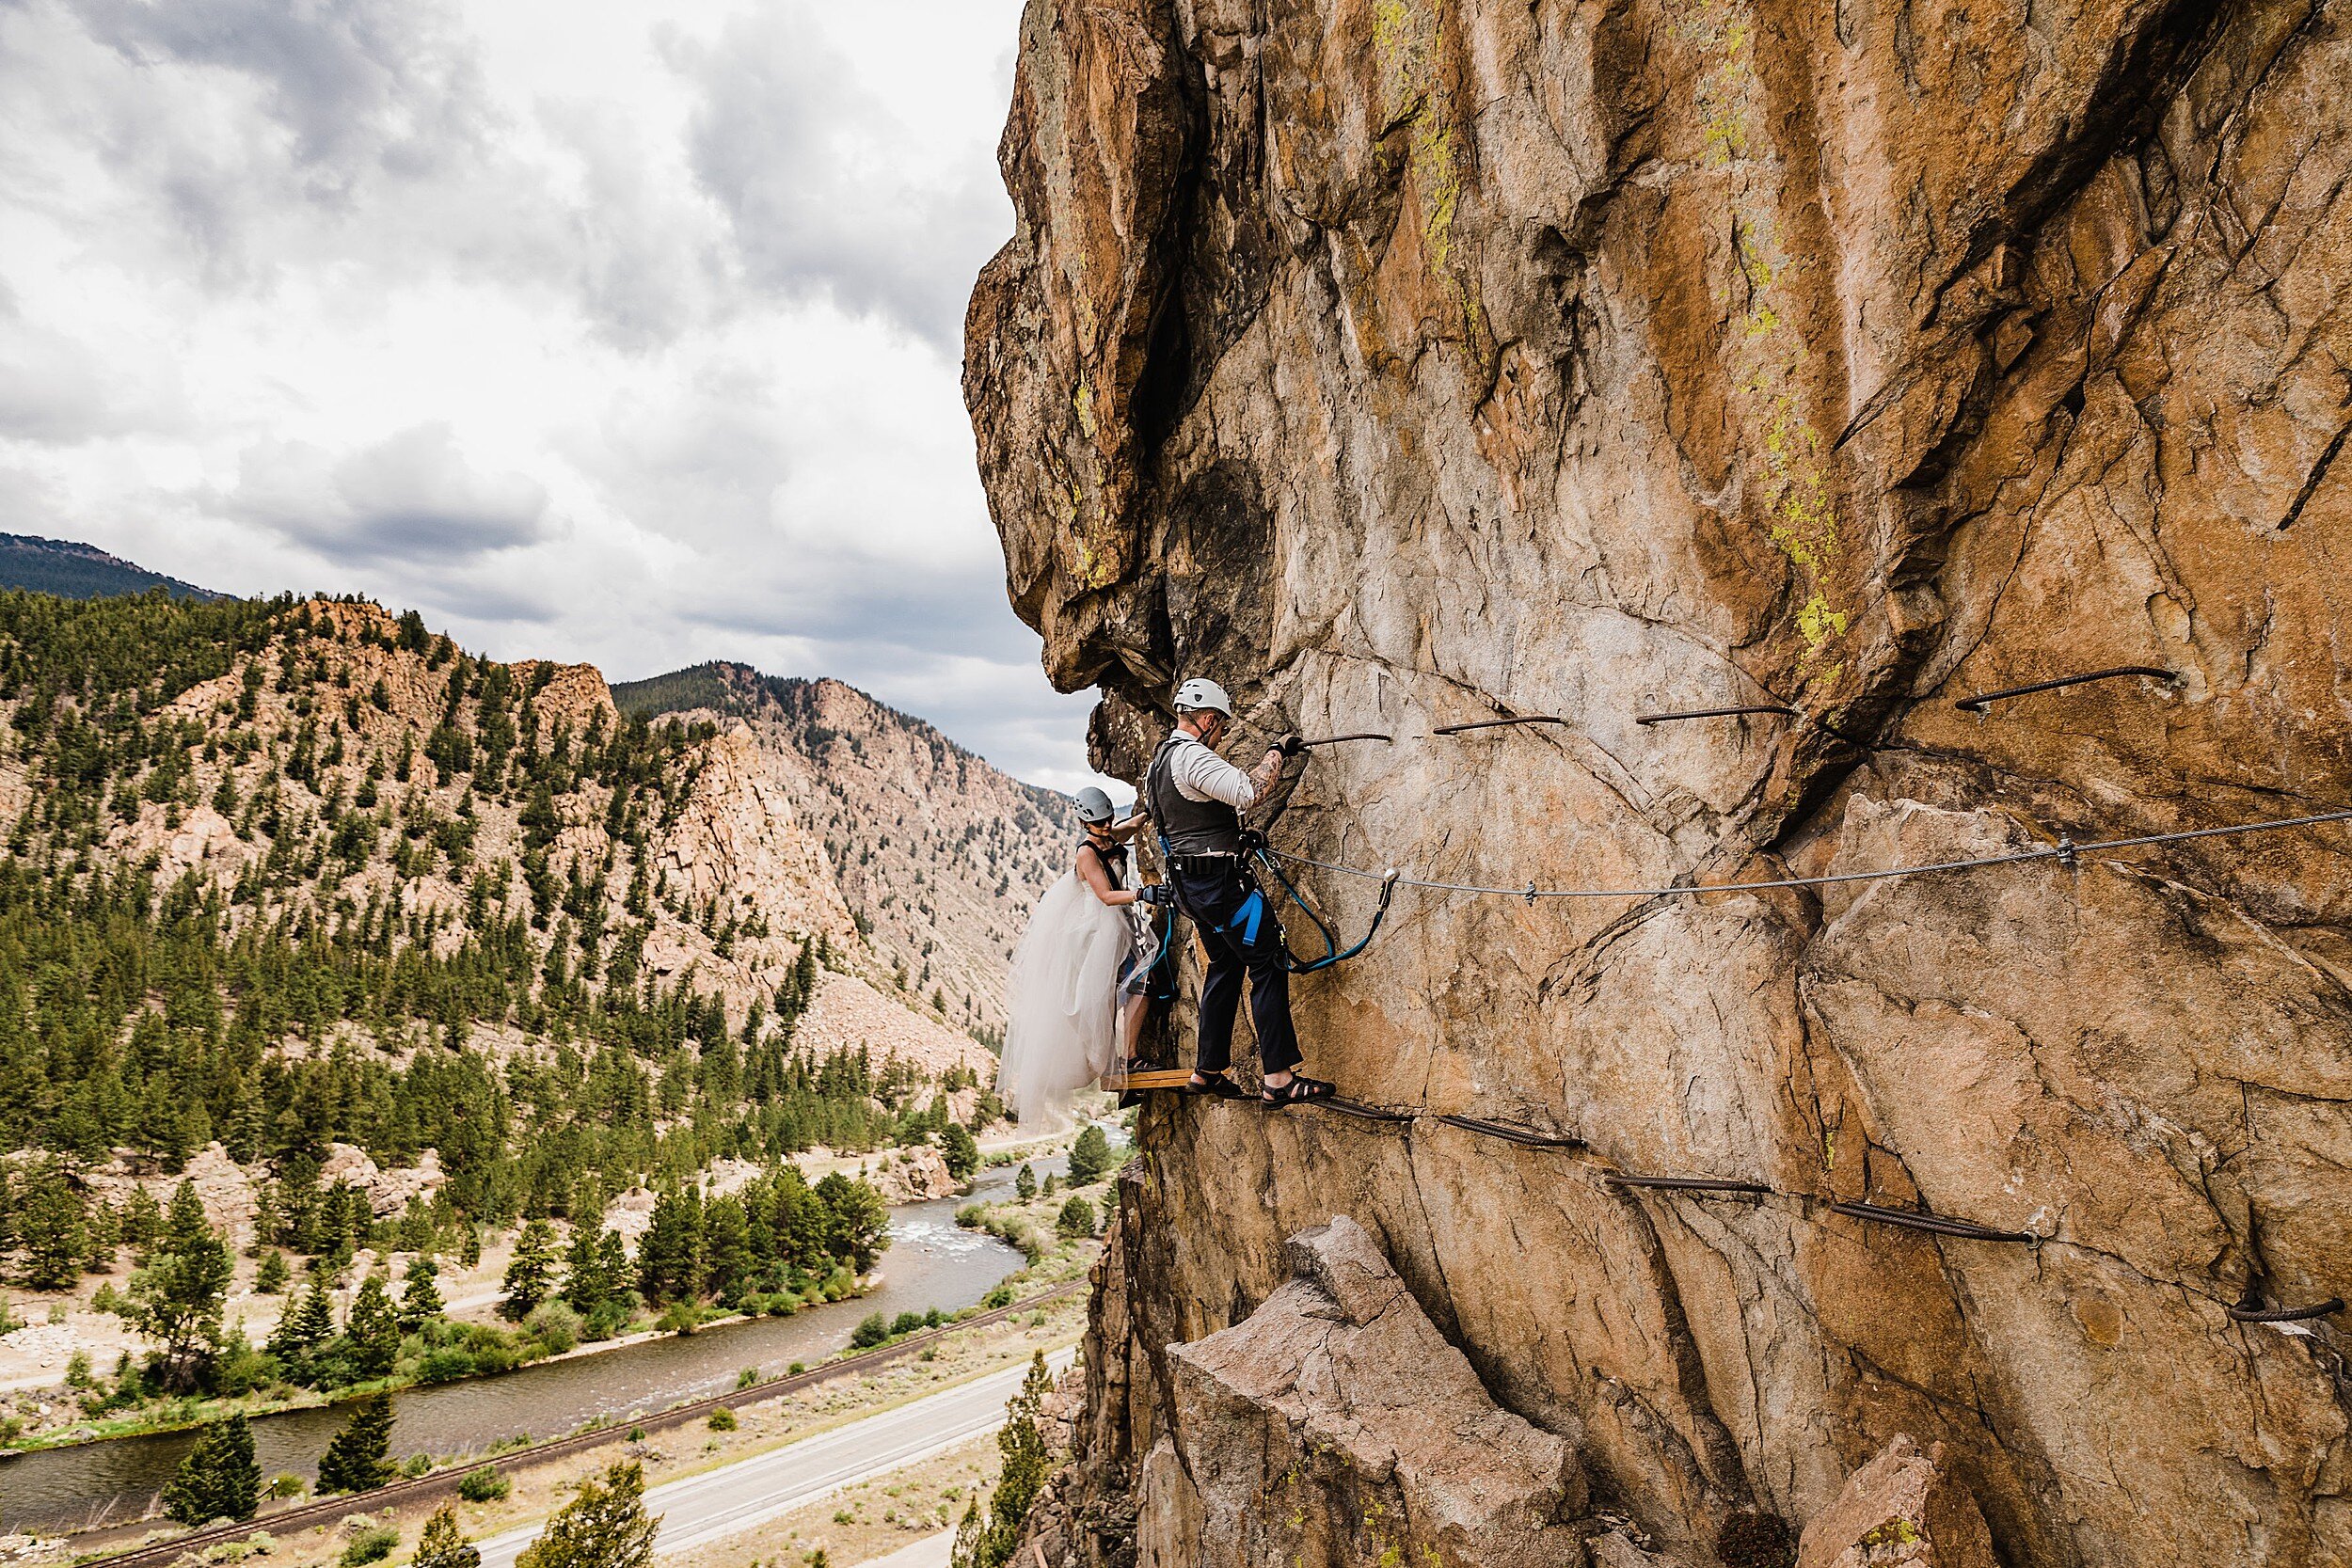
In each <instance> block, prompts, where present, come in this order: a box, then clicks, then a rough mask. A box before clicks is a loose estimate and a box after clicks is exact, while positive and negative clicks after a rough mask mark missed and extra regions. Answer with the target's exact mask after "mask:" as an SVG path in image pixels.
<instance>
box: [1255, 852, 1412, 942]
mask: <svg viewBox="0 0 2352 1568" xmlns="http://www.w3.org/2000/svg"><path fill="white" fill-rule="evenodd" d="M1244 843H1245V845H1246V846H1247V851H1246V852H1248V854H1250V855H1251V856H1252V857H1253V858H1254V859H1255V860H1256V862H1257V863H1258V865H1259V867H1260V868H1261V869H1262V870H1263V871H1264V872H1265V873H1266V874H1267V875H1268V876H1270V877H1272V878H1273V879H1274V880H1275V883H1276V885H1278V886H1279V887H1280V888H1281V890H1282V894H1283V896H1284V897H1286V898H1288V899H1289V900H1290V901H1291V902H1292V903H1294V904H1295V905H1297V906H1298V908H1299V910H1300V911H1302V912H1303V913H1304V914H1305V915H1306V916H1307V919H1308V920H1309V921H1310V922H1311V923H1312V925H1313V926H1314V928H1315V931H1316V933H1317V934H1318V935H1319V936H1321V937H1322V938H1323V954H1322V956H1321V957H1320V958H1300V957H1299V956H1298V955H1297V954H1295V953H1294V952H1292V951H1291V947H1290V943H1289V942H1287V941H1285V942H1283V943H1282V967H1283V968H1285V969H1287V970H1289V971H1290V972H1291V973H1292V974H1313V973H1314V972H1315V971H1317V970H1319V969H1329V968H1330V967H1331V966H1332V965H1333V964H1340V963H1345V962H1346V961H1347V960H1348V959H1350V958H1354V957H1355V956H1356V955H1357V954H1359V953H1360V952H1362V951H1363V950H1364V949H1365V948H1367V947H1369V946H1371V945H1372V939H1373V938H1375V937H1376V936H1378V935H1379V934H1380V924H1381V922H1382V921H1385V920H1386V919H1388V918H1389V904H1390V902H1391V900H1392V899H1394V898H1395V897H1396V884H1397V874H1396V873H1395V872H1394V871H1391V872H1389V873H1388V874H1387V875H1386V876H1384V877H1382V878H1381V879H1380V902H1379V904H1378V906H1377V907H1375V909H1374V910H1373V911H1372V924H1371V925H1369V926H1367V927H1364V934H1363V937H1362V939H1361V940H1360V941H1359V942H1357V943H1356V944H1355V945H1354V946H1353V947H1342V946H1341V945H1340V934H1339V932H1338V931H1337V930H1336V929H1334V928H1333V927H1332V925H1331V923H1330V922H1329V921H1327V920H1326V919H1324V918H1323V915H1322V913H1321V911H1318V910H1317V909H1316V908H1315V907H1314V906H1313V905H1312V904H1311V903H1309V902H1308V901H1307V897H1306V895H1304V894H1302V893H1300V892H1299V891H1298V884H1297V883H1295V882H1294V881H1292V880H1291V879H1290V876H1289V874H1288V873H1287V872H1285V871H1284V870H1283V869H1282V868H1281V866H1280V865H1279V863H1276V861H1275V858H1274V857H1275V851H1274V850H1273V849H1272V848H1271V847H1268V846H1267V844H1266V842H1265V840H1264V838H1263V835H1252V836H1251V837H1249V838H1247V839H1245V840H1244ZM1264 899H1265V894H1264V892H1263V890H1258V891H1253V892H1251V894H1250V895H1249V899H1248V903H1246V904H1244V905H1243V908H1244V909H1246V910H1248V911H1250V916H1251V919H1250V932H1251V935H1250V936H1248V937H1244V938H1243V939H1242V940H1243V941H1244V942H1248V941H1251V940H1253V939H1254V937H1255V934H1256V931H1257V922H1256V916H1257V911H1258V910H1259V909H1260V908H1261V907H1262V906H1263V902H1264Z"/></svg>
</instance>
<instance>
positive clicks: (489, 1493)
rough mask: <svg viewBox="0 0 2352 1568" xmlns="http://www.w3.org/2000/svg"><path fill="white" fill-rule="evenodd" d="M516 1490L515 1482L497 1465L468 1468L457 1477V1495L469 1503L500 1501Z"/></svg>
mask: <svg viewBox="0 0 2352 1568" xmlns="http://www.w3.org/2000/svg"><path fill="white" fill-rule="evenodd" d="M514 1490H515V1483H514V1482H513V1481H508V1480H507V1479H506V1476H505V1473H504V1472H503V1471H501V1470H500V1469H499V1468H498V1466H496V1465H482V1466H480V1467H479V1468H476V1469H471V1470H468V1471H467V1472H466V1473H465V1474H464V1475H462V1476H460V1477H458V1479H457V1495H458V1496H459V1497H463V1498H465V1499H466V1500H467V1501H468V1502H469V1503H494V1502H500V1501H502V1500H504V1498H505V1497H506V1495H507V1494H508V1493H510V1492H512V1491H514Z"/></svg>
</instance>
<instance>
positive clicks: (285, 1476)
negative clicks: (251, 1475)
mask: <svg viewBox="0 0 2352 1568" xmlns="http://www.w3.org/2000/svg"><path fill="white" fill-rule="evenodd" d="M309 1490H310V1482H309V1481H304V1480H303V1479H302V1478H301V1477H300V1476H298V1475H295V1474H294V1472H293V1471H291V1470H280V1471H279V1472H278V1474H276V1475H274V1476H272V1477H270V1478H269V1484H268V1485H267V1486H264V1487H262V1497H267V1498H268V1499H269V1500H270V1501H272V1502H278V1503H282V1502H284V1501H285V1500H286V1499H287V1498H289V1497H300V1496H302V1494H303V1493H305V1492H308V1491H309Z"/></svg>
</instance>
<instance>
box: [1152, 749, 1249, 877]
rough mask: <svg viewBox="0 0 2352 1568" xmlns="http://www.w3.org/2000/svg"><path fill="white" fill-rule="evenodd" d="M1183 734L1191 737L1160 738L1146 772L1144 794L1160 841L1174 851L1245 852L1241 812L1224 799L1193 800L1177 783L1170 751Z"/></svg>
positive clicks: (1170, 851)
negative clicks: (1243, 848)
mask: <svg viewBox="0 0 2352 1568" xmlns="http://www.w3.org/2000/svg"><path fill="white" fill-rule="evenodd" d="M1180 738H1187V739H1188V738H1189V737H1188V736H1180V735H1171V736H1168V738H1167V739H1166V740H1163V741H1162V742H1160V749H1159V750H1158V751H1157V752H1154V753H1152V767H1151V768H1150V770H1149V771H1147V772H1146V773H1145V774H1144V776H1143V793H1144V798H1145V799H1146V800H1150V801H1151V803H1152V822H1153V823H1154V824H1155V825H1156V826H1157V827H1158V829H1159V833H1160V841H1161V842H1162V843H1163V844H1165V845H1166V846H1167V847H1168V853H1169V854H1171V855H1237V854H1239V853H1241V813H1239V812H1237V811H1235V810H1234V809H1233V808H1232V807H1231V806H1229V805H1227V804H1226V803H1225V802H1224V801H1222V800H1193V799H1192V798H1191V797H1190V796H1188V795H1186V794H1185V793H1184V791H1183V790H1181V789H1178V788H1177V787H1176V779H1175V776H1174V774H1175V770H1174V769H1173V768H1170V767H1169V766H1168V752H1171V751H1172V750H1174V749H1175V747H1176V744H1177V742H1178V740H1179V739H1180ZM1193 744H1195V745H1198V744H1199V742H1198V741H1195V742H1193Z"/></svg>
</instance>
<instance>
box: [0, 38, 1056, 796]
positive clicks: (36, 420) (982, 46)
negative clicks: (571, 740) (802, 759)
mask: <svg viewBox="0 0 2352 1568" xmlns="http://www.w3.org/2000/svg"><path fill="white" fill-rule="evenodd" d="M1019 13H1020V5H1019V3H1018V0H863V3H860V4H856V5H842V4H837V3H833V4H824V3H818V0H756V3H755V0H659V3H652V0H648V3H644V4H639V3H635V0H587V3H583V0H153V3H149V0H0V531H7V532H17V533H37V534H48V535H53V536H57V537H63V538H69V539H79V540H87V541H88V542H90V543H92V544H96V545H98V546H102V547H103V548H106V549H109V550H112V551H114V552H115V553H117V554H119V555H122V556H126V557H128V558H130V559H132V560H134V561H136V562H139V563H140V564H142V565H145V566H148V567H151V568H152V569H154V570H157V571H162V572H167V573H169V574H171V575H172V576H175V577H180V578H187V579H188V580H190V581H193V582H197V583H200V584H202V585H204V586H206V587H210V588H216V589H220V590H223V591H226V592H230V593H237V594H262V593H269V592H274V591H276V590H278V589H281V588H292V589H296V590H310V589H326V590H329V591H337V592H342V591H356V592H359V593H364V594H373V595H374V596H375V597H377V598H379V599H382V600H383V601H384V602H385V603H387V604H389V605H390V606H392V607H394V608H396V609H397V608H401V607H406V606H414V607H416V608H417V609H419V610H422V611H423V612H424V614H425V616H426V619H427V620H429V621H431V622H432V623H433V624H435V625H436V626H442V627H445V628H447V629H448V630H449V631H450V632H451V633H452V634H453V635H454V636H456V637H457V638H458V639H459V640H460V641H464V642H465V643H467V644H468V645H469V646H471V647H475V648H478V649H482V650H485V651H487V652H488V653H490V654H492V655H494V656H497V657H526V656H543V657H559V658H565V659H587V660H591V661H593V662H595V663H596V665H598V666H599V667H601V668H602V669H603V670H604V672H605V673H606V674H607V675H608V676H609V677H611V678H612V679H615V680H623V679H628V678H631V677H635V676H642V675H649V674H654V673H660V672H661V671H664V670H670V669H674V668H676V667H677V666H680V665H683V664H690V663H693V662H696V661H699V660H702V659H706V658H736V659H742V660H744V661H746V662H749V663H752V664H755V665H757V666H759V667H760V668H762V669H764V670H768V671H771V672H774V673H787V674H833V675H838V676H841V677H842V678H844V679H846V680H849V681H851V682H854V683H855V684H857V685H859V686H862V687H864V688H866V689H868V690H870V691H873V692H874V693H876V694H877V695H879V696H881V697H882V698H883V699H884V700H886V701H888V702H891V703H893V704H895V705H898V706H900V707H903V708H906V709H908V710H910V711H912V712H914V713H917V714H919V715H921V716H923V717H925V718H927V719H930V720H932V721H935V722H937V723H938V724H939V725H940V726H941V727H942V728H943V729H945V730H946V732H947V733H948V734H949V735H950V736H954V737H955V738H956V739H958V740H961V741H962V742H963V743H965V744H966V745H969V746H971V747H973V748H974V749H976V750H977V751H978V752H981V753H982V754H984V755H986V756H988V757H990V758H991V759H992V760H993V761H995V762H997V763H998V764H1000V765H1001V766H1003V767H1006V768H1009V769H1010V770H1012V771H1013V772H1015V773H1017V774H1019V775H1020V776H1022V777H1024V778H1027V779H1031V780H1034V781H1037V782H1039V783H1044V784H1057V785H1059V786H1062V787H1072V786H1074V785H1075V784H1078V783H1081V782H1083V781H1084V779H1085V777H1086V774H1085V771H1084V767H1085V761H1084V732H1085V717H1086V710H1087V706H1088V703H1089V699H1088V698H1087V697H1085V696H1083V695H1081V696H1075V697H1061V696H1057V695H1056V694H1055V693H1054V692H1053V691H1052V689H1050V688H1048V687H1047V686H1046V684H1045V681H1044V678H1043V677H1042V675H1041V674H1040V673H1038V662H1037V645H1036V640H1035V638H1034V637H1033V636H1032V634H1031V633H1030V632H1029V631H1028V630H1027V629H1026V628H1025V627H1024V626H1021V625H1020V624H1019V623H1018V622H1017V621H1015V620H1014V619H1013V616H1012V613H1011V611H1010V610H1009V609H1008V608H1007V607H1006V603H1005V594H1004V586H1003V565H1002V562H1001V560H1000V558H999V556H998V554H997V548H996V540H995V536H994V533H993V531H992V529H991V528H990V526H989V522H988V516H987V512H986V509H985V506H984V504H983V502H982V499H981V495H980V488H979V482H978V479H977V475H976V474H975V472H974V468H973V459H972V436H971V431H970V428H969V426H968V424H967V423H966V421H965V419H964V414H963V407H962V403H961V396H960V393H959V390H958V369H957V367H958V360H959V357H960V351H961V344H960V339H961V324H962V319H963V304H964V300H965V297H966V296H967V295H968V293H970V290H971V284H972V278H973V277H974V275H975V274H976V273H977V271H978V270H979V267H980V264H981V263H982V262H983V261H985V260H987V258H988V256H989V255H990V254H991V253H992V252H993V250H994V249H995V248H996V246H997V245H1000V244H1001V243H1002V242H1003V241H1004V239H1005V237H1006V236H1007V235H1008V234H1009V232H1010V231H1011V227H1012V212H1011V207H1010V205H1009V202H1008V201H1007V199H1006V198H1005V195H1004V191H1003V187H1002V185H1001V183H1000V182H999V181H998V178H997V173H996V168H995V159H994V149H995V142H996V137H997V135H998V133H999V131H1000V130H1001V128H1002V126H1003V123H1004V117H1005V107H1006V104H1007V103H1008V101H1009V97H1010V93H1011V82H1012V51H1013V45H1014V41H1015V35H1016V26H1017V23H1018V19H1019Z"/></svg>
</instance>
